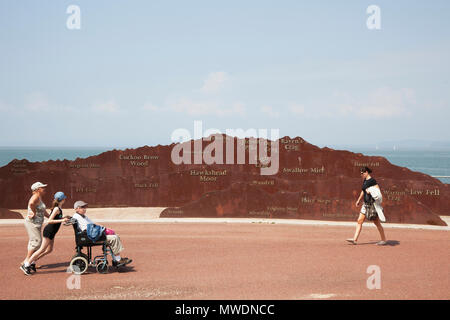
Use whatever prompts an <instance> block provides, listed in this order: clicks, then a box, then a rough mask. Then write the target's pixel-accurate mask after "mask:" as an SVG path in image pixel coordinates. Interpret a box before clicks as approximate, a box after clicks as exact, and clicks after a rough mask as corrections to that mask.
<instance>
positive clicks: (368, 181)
mask: <svg viewBox="0 0 450 320" xmlns="http://www.w3.org/2000/svg"><path fill="white" fill-rule="evenodd" d="M371 173H372V170H370V169H369V168H368V167H364V168H361V177H362V179H363V184H362V191H361V193H360V195H359V198H358V200H357V201H356V206H358V205H359V202H360V201H361V199H362V198H363V199H364V203H369V202H370V200H371V198H372V196H371V195H370V194H369V193H368V192H367V189H368V188H370V187H377V188H380V187H379V186H378V183H377V181H376V180H375V179H374V178H372V177H371V176H370V174H371ZM365 219H366V208H365V206H364V205H363V206H362V207H361V212H360V213H359V217H358V222H357V224H356V231H355V235H354V237H353V239H347V241H348V242H350V243H352V244H356V241H358V237H359V234H360V233H361V229H362V225H363V223H364V220H365ZM373 223H374V224H375V225H376V227H377V229H378V232H379V233H380V236H381V241H379V242H377V245H385V244H387V242H386V236H385V235H384V229H383V226H382V225H381V222H380V219H379V218H378V217H377V218H375V220H373Z"/></svg>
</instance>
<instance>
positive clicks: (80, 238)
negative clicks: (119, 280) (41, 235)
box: [68, 219, 115, 274]
mask: <svg viewBox="0 0 450 320" xmlns="http://www.w3.org/2000/svg"><path fill="white" fill-rule="evenodd" d="M68 224H71V225H72V227H73V231H74V233H75V243H76V247H75V250H76V251H77V252H76V254H75V255H74V256H73V257H72V259H71V260H70V265H69V268H70V270H71V271H72V272H73V273H75V274H83V273H85V272H86V271H87V269H88V267H95V269H96V270H97V272H98V273H102V274H105V273H108V259H107V258H108V255H111V257H112V259H114V258H115V256H114V254H113V252H112V250H111V248H110V247H109V246H108V245H107V244H106V235H105V233H103V234H102V235H101V236H100V238H99V239H98V240H97V241H96V242H93V241H91V239H89V237H88V236H87V233H86V230H84V231H79V229H78V223H77V221H76V220H75V219H71V220H70V222H69V223H68ZM95 246H101V247H102V253H103V254H102V255H98V256H95V257H94V258H92V247H95ZM83 248H86V250H87V254H86V253H84V252H83V251H82V250H83Z"/></svg>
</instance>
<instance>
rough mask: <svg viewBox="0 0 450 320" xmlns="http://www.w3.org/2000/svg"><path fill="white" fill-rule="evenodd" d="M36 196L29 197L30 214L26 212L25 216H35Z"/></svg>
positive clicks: (31, 217) (30, 217)
mask: <svg viewBox="0 0 450 320" xmlns="http://www.w3.org/2000/svg"><path fill="white" fill-rule="evenodd" d="M37 202H38V197H37V196H36V195H33V196H32V197H31V199H30V202H29V203H28V206H29V207H30V209H31V212H32V214H30V213H28V214H27V217H28V218H29V219H33V218H34V217H35V216H36V207H37Z"/></svg>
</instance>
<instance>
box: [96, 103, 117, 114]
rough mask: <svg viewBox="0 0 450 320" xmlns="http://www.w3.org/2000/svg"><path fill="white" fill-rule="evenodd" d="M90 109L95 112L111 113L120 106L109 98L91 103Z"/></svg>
mask: <svg viewBox="0 0 450 320" xmlns="http://www.w3.org/2000/svg"><path fill="white" fill-rule="evenodd" d="M92 109H93V110H94V111H97V112H102V113H110V114H113V113H117V112H119V110H120V107H119V105H118V104H117V102H116V101H114V100H109V101H102V102H95V103H94V104H93V105H92Z"/></svg>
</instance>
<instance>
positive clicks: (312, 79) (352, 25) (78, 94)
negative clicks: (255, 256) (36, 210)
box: [0, 0, 450, 147]
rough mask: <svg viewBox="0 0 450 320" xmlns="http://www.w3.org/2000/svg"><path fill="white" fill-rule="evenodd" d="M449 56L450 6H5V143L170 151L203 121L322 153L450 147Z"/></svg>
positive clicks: (1, 28) (1, 49) (0, 36)
mask: <svg viewBox="0 0 450 320" xmlns="http://www.w3.org/2000/svg"><path fill="white" fill-rule="evenodd" d="M71 4H74V5H78V6H79V7H80V9H81V29H80V30H70V29H68V28H67V27H66V21H67V19H68V18H69V16H70V14H68V13H66V10H67V7H68V6H69V5H71ZM371 4H375V5H378V6H379V7H380V9H381V30H369V29H368V28H367V26H366V20H367V18H368V17H369V14H367V13H366V9H367V7H368V6H369V5H371ZM449 57H450V1H447V0H442V1H438V0H433V1H398V0H397V1H378V0H375V1H357V0H353V1H349V0H346V1H335V0H334V1H309V2H306V1H298V0H295V1H263V0H258V1H232V0H227V1H224V0H223V1H211V0H210V1H194V0H191V1H130V0H129V1H98V0H96V1H93V0H83V1H81V0H78V1H77V0H72V1H50V0H48V1H34V0H33V1H22V0H21V1H18V0H14V1H13V0H11V1H6V0H1V2H0V115H1V120H0V122H1V123H0V146H115V147H124V146H128V147H135V146H141V145H145V144H147V145H156V144H168V143H170V136H171V133H172V132H173V131H174V130H175V129H177V128H187V129H190V130H193V124H194V120H202V121H203V126H204V128H218V129H220V130H222V131H225V129H227V128H232V129H234V128H242V129H249V128H256V129H258V128H267V129H271V128H279V129H280V134H281V136H285V135H289V136H292V137H294V136H301V137H303V138H305V139H306V140H308V141H309V142H311V143H314V144H319V145H325V144H328V145H332V144H348V145H350V144H362V143H365V142H367V141H371V142H374V141H385V140H401V139H421V140H449V139H450V129H449V128H450V125H449V119H450V103H449V102H450V82H449V75H450V59H449Z"/></svg>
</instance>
